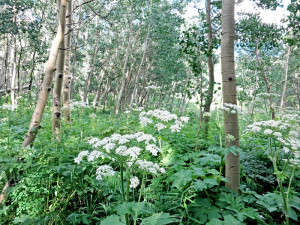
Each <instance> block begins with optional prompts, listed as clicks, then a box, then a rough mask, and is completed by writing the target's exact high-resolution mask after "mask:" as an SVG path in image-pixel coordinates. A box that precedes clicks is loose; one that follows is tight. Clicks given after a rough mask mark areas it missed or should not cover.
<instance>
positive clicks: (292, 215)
mask: <svg viewBox="0 0 300 225" xmlns="http://www.w3.org/2000/svg"><path fill="white" fill-rule="evenodd" d="M289 217H290V218H291V219H293V220H295V221H298V216H297V213H296V211H295V210H294V209H293V208H291V207H290V208H289Z"/></svg>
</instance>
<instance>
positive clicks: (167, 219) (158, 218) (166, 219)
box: [141, 213, 179, 225]
mask: <svg viewBox="0 0 300 225" xmlns="http://www.w3.org/2000/svg"><path fill="white" fill-rule="evenodd" d="M178 221H179V219H178V218H177V215H170V214H169V213H154V214H153V215H152V216H150V217H147V218H145V219H143V221H142V223H141V225H164V224H170V223H176V222H178Z"/></svg>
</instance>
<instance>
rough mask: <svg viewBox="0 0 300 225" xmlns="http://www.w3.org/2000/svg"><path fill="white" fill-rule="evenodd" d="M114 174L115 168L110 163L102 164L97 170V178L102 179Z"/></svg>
mask: <svg viewBox="0 0 300 225" xmlns="http://www.w3.org/2000/svg"><path fill="white" fill-rule="evenodd" d="M114 174H115V171H114V170H113V168H112V167H111V166H108V165H104V166H100V167H98V168H97V170H96V175H97V176H96V179H97V180H102V179H103V178H102V177H103V176H112V175H114Z"/></svg>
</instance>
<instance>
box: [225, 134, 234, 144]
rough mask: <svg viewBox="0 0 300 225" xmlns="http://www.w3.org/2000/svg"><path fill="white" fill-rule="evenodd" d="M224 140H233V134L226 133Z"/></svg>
mask: <svg viewBox="0 0 300 225" xmlns="http://www.w3.org/2000/svg"><path fill="white" fill-rule="evenodd" d="M226 140H227V141H228V142H232V141H235V137H234V136H233V135H231V134H227V135H226Z"/></svg>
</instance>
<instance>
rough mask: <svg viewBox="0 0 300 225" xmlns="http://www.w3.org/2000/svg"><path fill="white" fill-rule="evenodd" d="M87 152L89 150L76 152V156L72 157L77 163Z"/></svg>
mask: <svg viewBox="0 0 300 225" xmlns="http://www.w3.org/2000/svg"><path fill="white" fill-rule="evenodd" d="M88 154H89V151H82V152H80V153H79V154H78V156H77V157H76V158H75V159H74V162H75V163H77V164H80V162H81V161H82V160H83V157H84V156H87V155H88Z"/></svg>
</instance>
